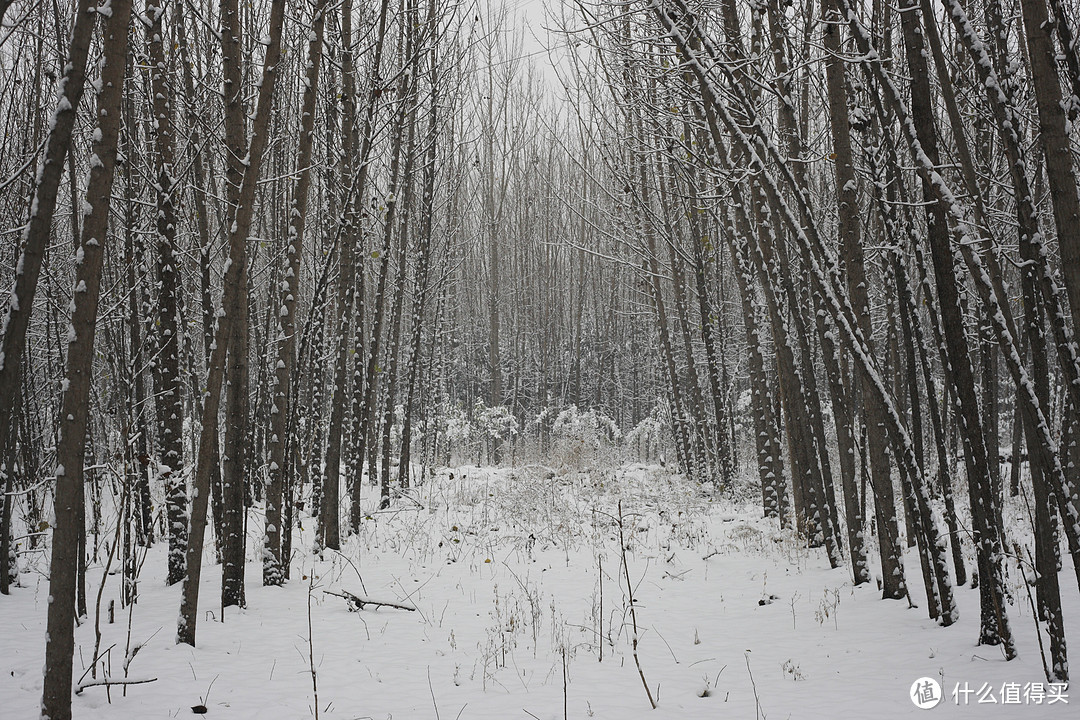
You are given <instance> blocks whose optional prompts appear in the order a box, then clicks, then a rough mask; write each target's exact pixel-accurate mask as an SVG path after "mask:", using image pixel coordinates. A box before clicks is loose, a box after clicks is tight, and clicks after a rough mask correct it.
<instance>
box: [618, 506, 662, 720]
mask: <svg viewBox="0 0 1080 720" xmlns="http://www.w3.org/2000/svg"><path fill="white" fill-rule="evenodd" d="M619 551H620V552H621V554H622V566H623V573H624V574H625V575H626V592H627V596H628V598H629V600H630V621H631V622H632V623H633V626H634V636H633V637H632V638H631V649H632V651H633V655H634V664H635V665H637V671H638V676H640V677H641V684H642V685H644V686H645V695H646V696H647V697H648V698H649V705H651V706H652V709H653V710H655V709H656V701H655V700H653V695H652V690H650V689H649V683H648V682H646V681H645V671H644V670H642V669H641V660H640V659H638V651H637V646H638V627H637V610H636V609H635V607H634V585H633V583H632V582H631V581H630V566H629V565H628V564H627V562H626V538H625V537H624V536H623V512H622V500H620V501H619Z"/></svg>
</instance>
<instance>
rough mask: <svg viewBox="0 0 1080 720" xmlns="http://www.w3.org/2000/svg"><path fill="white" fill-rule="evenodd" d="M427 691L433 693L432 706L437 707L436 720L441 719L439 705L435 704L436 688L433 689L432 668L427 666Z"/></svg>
mask: <svg viewBox="0 0 1080 720" xmlns="http://www.w3.org/2000/svg"><path fill="white" fill-rule="evenodd" d="M427 689H428V692H429V693H431V704H432V705H434V706H435V720H440V719H439V703H437V702H435V688H433V687H431V666H430V665H428V666H427Z"/></svg>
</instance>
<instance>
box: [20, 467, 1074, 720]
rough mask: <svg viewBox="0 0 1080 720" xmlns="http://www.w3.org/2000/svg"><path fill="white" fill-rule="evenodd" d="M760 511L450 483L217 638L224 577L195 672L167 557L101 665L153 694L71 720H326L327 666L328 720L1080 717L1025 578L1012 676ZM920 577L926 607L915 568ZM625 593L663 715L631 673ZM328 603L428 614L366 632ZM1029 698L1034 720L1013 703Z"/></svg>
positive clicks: (719, 503)
mask: <svg viewBox="0 0 1080 720" xmlns="http://www.w3.org/2000/svg"><path fill="white" fill-rule="evenodd" d="M736 494H739V493H736ZM742 495H743V497H741V498H735V499H722V500H715V501H711V500H710V499H709V498H708V497H707V496H706V495H705V494H703V493H702V492H701V490H700V489H699V488H696V487H692V486H690V485H688V484H686V483H685V482H683V481H682V480H680V479H679V478H678V477H676V476H672V475H669V474H666V473H664V472H663V471H662V470H660V469H659V468H649V467H642V466H627V467H623V468H621V469H619V470H615V471H607V472H599V471H596V472H592V473H571V474H565V475H559V476H556V477H551V473H549V472H547V471H546V470H545V469H543V468H536V467H533V468H519V469H517V470H509V469H500V470H490V469H480V468H473V467H466V468H457V469H454V470H452V471H450V470H444V471H441V472H440V473H439V474H437V475H436V476H435V477H434V478H433V479H432V480H430V481H429V482H428V483H427V484H426V485H425V486H424V487H422V488H420V489H419V490H416V491H414V492H413V494H412V496H411V498H409V499H401V500H400V501H399V502H398V503H397V505H396V506H395V507H394V508H392V509H390V510H387V511H382V512H373V513H372V514H371V515H370V516H369V518H368V519H367V520H366V521H365V522H364V524H363V528H362V531H361V533H360V534H359V535H357V536H354V537H351V538H350V539H349V540H348V541H347V542H346V543H345V545H344V547H343V549H342V552H341V553H335V552H326V553H324V554H323V556H322V557H321V558H320V557H318V556H316V555H314V554H313V553H312V551H311V547H312V524H311V522H310V520H309V519H307V518H305V520H304V523H303V527H304V530H303V537H302V541H299V542H297V547H298V549H297V550H296V551H295V553H294V558H293V565H292V568H293V569H292V580H291V581H290V582H289V583H288V584H287V585H286V586H285V587H283V588H265V587H262V586H261V584H260V578H261V566H260V565H259V564H258V563H254V562H252V563H249V565H248V567H247V578H248V587H247V607H246V608H245V609H242V610H239V609H229V610H227V611H226V612H225V613H224V615H222V613H221V610H220V605H219V602H220V601H219V591H220V575H219V573H218V572H217V566H209V567H207V569H206V570H205V571H204V573H203V578H204V583H203V587H202V596H201V605H200V607H201V608H202V610H201V611H200V616H199V624H198V647H197V648H196V649H192V648H190V647H188V646H177V645H174V644H173V634H174V631H175V619H176V615H177V609H178V606H179V587H171V588H167V587H165V586H164V582H163V577H164V567H165V557H164V544H162V543H158V544H157V545H156V546H154V548H152V549H151V551H150V552H149V556H148V559H147V560H146V561H145V564H144V570H143V573H142V576H141V578H140V584H139V591H140V597H139V602H138V603H137V604H136V605H135V606H134V609H133V613H132V614H131V615H130V633H129V614H128V611H127V610H123V611H121V610H120V609H119V601H118V600H117V613H116V622H115V623H114V624H108V622H107V608H108V605H109V602H110V600H116V599H117V598H118V578H119V576H111V577H109V578H108V581H107V582H106V584H105V588H104V591H103V593H102V602H101V620H100V622H101V634H102V637H101V643H100V647H101V648H102V649H103V650H104V649H105V648H110V647H111V648H112V649H111V651H110V652H109V653H108V654H107V655H106V656H105V658H104V659H103V661H102V662H103V664H104V665H106V666H107V667H106V673H107V674H109V676H110V677H112V678H113V679H117V678H122V677H123V676H124V675H125V670H124V667H123V665H124V662H123V658H124V656H125V648H127V647H133V646H136V645H140V644H141V649H140V651H139V652H138V654H137V655H136V656H135V657H134V658H133V659H132V660H131V662H130V664H129V667H128V669H127V675H128V677H129V678H131V679H149V678H156V680H155V681H154V682H152V683H148V684H142V685H133V686H131V687H128V688H127V691H126V696H125V693H124V691H123V689H122V688H120V687H111V688H104V687H88V688H86V689H85V691H84V692H83V693H82V694H81V695H78V696H76V697H75V698H74V715H75V718H77V719H83V718H95V719H96V718H118V719H119V718H125V719H130V718H140V719H141V718H169V717H181V718H182V717H189V716H191V715H192V712H193V711H192V707H193V706H198V705H204V706H205V707H206V709H207V715H208V716H209V717H211V718H214V717H217V718H260V719H264V718H310V717H315V712H314V706H315V700H314V693H313V688H312V676H311V665H312V662H313V664H314V667H315V670H316V672H317V677H316V679H317V683H318V708H319V712H318V717H320V718H327V719H330V718H344V719H349V720H352V719H356V718H373V719H374V720H386V719H389V718H395V719H398V720H406V719H408V720H411V719H414V718H423V719H428V718H431V719H434V720H458V719H460V720H470V719H473V718H492V719H496V718H497V719H503V718H507V719H509V718H520V719H522V720H527V719H528V718H541V719H542V720H555V719H557V718H587V717H596V718H613V719H616V720H627V719H629V718H680V719H682V718H690V719H692V718H721V717H724V718H727V717H730V718H746V719H751V718H776V719H781V718H894V717H907V716H919V715H921V713H922V712H923V710H920V709H919V708H917V707H916V706H915V705H914V704H913V702H912V699H911V695H910V693H911V690H912V684H913V683H914V682H915V681H916V680H917V679H918V678H921V677H929V678H933V679H935V680H937V681H938V682H939V683H940V684H941V685H942V686H943V687H942V691H941V692H942V695H943V700H942V702H941V703H940V705H938V707H936V708H935V709H934V710H933V711H932V713H933V716H934V717H954V716H963V717H975V716H983V715H986V716H993V717H1003V718H1032V719H1033V720H1034V719H1037V718H1056V717H1061V718H1067V717H1076V716H1077V715H1076V712H1077V711H1076V709H1075V708H1076V706H1077V705H1080V694H1077V696H1076V697H1075V698H1072V697H1069V698H1067V699H1068V700H1069V703H1068V704H1066V703H1065V702H1062V701H1058V702H1053V703H1051V700H1052V699H1053V698H1051V697H1050V693H1049V692H1046V697H1045V698H1043V700H1042V703H1041V704H1039V705H1036V699H1038V695H1037V687H1038V686H1035V694H1032V690H1033V688H1032V687H1031V685H1030V683H1040V682H1045V681H1044V676H1043V668H1042V664H1041V661H1040V659H1039V647H1038V641H1037V639H1036V633H1035V624H1034V622H1033V620H1032V613H1031V609H1030V605H1029V600H1028V594H1027V592H1026V589H1025V587H1024V583H1023V580H1022V579H1021V578H1020V573H1019V571H1018V569H1017V567H1016V565H1015V562H1011V567H1010V574H1009V578H1010V583H1011V586H1012V588H1013V597H1012V603H1011V605H1010V606H1009V608H1008V609H1009V616H1010V619H1011V621H1012V627H1013V630H1014V632H1015V634H1016V637H1017V644H1018V648H1019V651H1020V657H1019V658H1018V659H1016V660H1014V661H1012V662H1005V661H1004V659H1003V657H1002V653H1001V651H1000V650H999V649H998V648H995V647H987V646H983V647H979V646H977V645H976V639H977V634H978V617H979V614H978V591H977V590H972V589H970V588H963V589H959V590H958V592H957V600H958V604H959V608H960V621H959V622H958V623H956V624H955V625H954V626H952V627H949V628H941V627H938V626H937V625H936V624H935V623H934V622H933V621H932V620H930V619H929V618H927V616H926V612H925V610H924V609H922V608H921V607H919V608H911V607H909V605H908V603H907V602H906V601H883V600H881V599H880V591H879V590H878V589H877V587H876V586H862V587H858V588H855V587H852V584H851V580H850V577H849V571H848V568H847V567H844V566H842V567H840V568H837V569H829V566H828V562H827V559H826V558H825V556H824V553H823V551H821V550H806V549H805V548H801V547H800V546H799V544H798V543H797V542H796V541H795V539H794V538H793V537H792V536H791V535H790V534H788V533H785V532H781V531H779V530H778V529H777V527H776V525H775V523H774V521H768V520H764V519H762V518H760V515H761V512H760V503H759V501H758V499H757V498H756V497H754V495H753V488H752V487H751V486H750V485H749V484H748V485H747V486H746V487H745V488H744V489H743V492H742ZM959 502H960V501H959V500H958V503H959ZM376 503H377V498H376V497H375V496H374V495H372V496H371V498H370V504H371V506H372V507H375V506H376ZM620 504H621V509H622V510H621V512H622V526H623V531H624V536H625V541H626V546H627V548H628V550H627V552H626V554H625V559H626V563H627V567H626V569H624V567H623V565H622V558H623V556H622V553H620V550H619V548H620V542H619V513H620V510H619V508H620ZM1008 513H1009V517H1010V518H1011V521H1008V520H1007V527H1009V528H1010V530H1011V531H1014V532H1015V533H1016V534H1017V537H1020V538H1021V539H1022V536H1023V535H1024V533H1025V532H1026V531H1024V530H1023V529H1022V525H1023V523H1022V520H1021V518H1022V512H1021V508H1020V507H1019V506H1016V507H1010V508H1009V509H1008ZM261 527H262V517H261V515H260V514H259V513H258V512H257V511H253V512H252V515H251V517H250V519H249V531H248V534H249V540H250V542H251V546H252V552H250V553H249V557H257V555H256V554H255V552H254V549H255V547H256V546H257V545H258V536H259V534H260V531H261ZM209 560H210V558H209V557H208V561H209ZM969 563H971V565H973V562H972V559H971V558H970V557H969ZM43 564H44V563H43V561H42V565H43ZM971 565H969V567H970V566H971ZM906 567H907V575H908V579H909V585H910V591H911V597H912V599H913V600H914V602H915V604H916V605H920V606H922V605H924V604H925V596H924V595H923V591H922V586H921V575H920V573H919V563H918V557H917V555H916V554H915V552H914V550H913V549H912V550H909V552H908V554H907V556H906ZM627 570H628V572H629V578H630V581H631V583H632V585H633V593H634V605H635V607H636V616H637V618H636V620H637V628H638V638H639V642H638V650H637V654H638V658H639V660H640V666H641V673H642V674H643V676H644V679H645V680H646V681H647V683H648V686H649V689H650V692H651V693H652V696H653V698H655V699H656V700H657V702H658V708H657V709H656V710H655V711H654V710H651V709H650V705H649V699H648V698H647V696H646V691H645V688H644V686H643V684H642V675H641V674H639V671H638V669H637V667H636V666H635V660H634V655H633V650H632V638H633V619H632V618H631V615H630V612H629V601H628V597H627ZM101 577H102V574H101V569H100V567H92V568H91V569H90V571H89V579H90V583H89V596H90V603H91V609H90V620H89V621H88V622H84V623H83V624H82V626H81V627H79V628H78V629H77V630H76V644H77V647H76V654H75V666H76V670H75V676H76V677H75V679H76V680H78V676H79V675H81V674H82V672H83V670H85V669H86V668H87V667H88V665H89V663H90V661H91V658H92V657H93V655H94V642H95V631H94V625H95V623H94V617H95V609H94V602H95V597H96V595H97V591H98V587H99V584H100V582H101ZM1072 577H1073V574H1072V569H1071V567H1067V568H1066V569H1065V571H1064V572H1063V573H1062V575H1061V578H1062V592H1063V596H1064V598H1063V599H1064V603H1065V608H1064V612H1065V617H1066V624H1067V629H1068V635H1069V637H1072V638H1077V637H1080V620H1078V617H1080V599H1078V598H1077V594H1076V589H1075V584H1074V583H1073V582H1072ZM20 582H21V585H22V587H21V588H17V589H15V590H14V595H13V596H12V597H10V598H3V599H0V717H3V718H33V717H36V716H37V712H38V710H37V708H38V704H39V702H40V697H41V685H42V676H41V667H42V658H43V657H44V641H45V614H46V613H45V609H46V602H47V598H48V582H47V579H46V577H45V576H44V574H43V573H42V572H40V571H35V570H34V569H33V568H30V569H29V571H28V572H24V574H23V575H22V576H21V579H20ZM324 591H332V592H342V591H348V592H351V593H354V594H356V595H360V596H364V597H366V598H368V599H372V600H376V601H387V602H393V603H398V604H403V605H408V606H411V607H415V611H405V610H399V609H394V608H390V607H381V608H372V607H371V606H367V607H365V608H364V609H362V610H361V611H359V612H353V611H351V610H350V608H349V605H348V603H347V602H346V601H345V600H343V599H341V598H339V597H336V596H333V595H329V594H326V592H324ZM222 620H224V622H222ZM309 627H310V631H309ZM309 642H310V645H309ZM601 655H602V658H601ZM89 677H90V676H89V674H88V675H87V679H89ZM84 682H86V681H85V680H84ZM1014 683H1015V687H1014V686H1013V685H1012V684H1014ZM954 689H956V690H958V692H957V694H956V695H954V694H953V691H954ZM965 689H966V690H970V691H971V692H970V693H965V692H964V690H965ZM1045 690H1047V691H1048V690H1049V688H1045ZM1014 691H1015V692H1018V693H1019V697H1018V700H1017V702H1015V703H1013V702H1003V701H1007V700H1012V699H1014V698H1012V697H1010V694H1011V693H1012V692H1014ZM990 697H992V698H993V699H994V700H995V701H996V702H995V703H994V704H990V703H989V701H988V698H990ZM980 700H982V702H980ZM564 708H565V709H564Z"/></svg>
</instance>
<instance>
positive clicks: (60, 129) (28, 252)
mask: <svg viewBox="0 0 1080 720" xmlns="http://www.w3.org/2000/svg"><path fill="white" fill-rule="evenodd" d="M92 7H94V5H93V3H92V2H91V1H90V0H79V2H77V3H76V5H75V25H74V27H73V29H72V33H71V41H70V44H69V45H68V53H67V61H66V63H65V64H64V66H63V67H64V74H63V75H62V76H61V78H60V84H59V86H58V88H59V91H58V99H57V102H56V109H55V111H54V113H53V116H52V119H51V120H50V123H49V136H48V139H47V140H46V143H45V152H44V155H43V160H42V162H41V165H40V166H39V167H38V171H37V177H36V179H35V182H34V199H33V203H32V204H31V206H30V220H29V222H27V224H26V229H25V230H24V231H23V236H22V251H21V252H20V253H19V259H18V262H17V263H16V268H17V272H16V273H15V286H14V288H12V290H11V295H10V296H9V297H8V300H7V302H6V303H4V314H3V317H2V318H0V448H7V447H13V440H12V439H11V435H12V426H13V424H14V418H15V413H17V412H18V409H17V405H18V403H19V401H20V397H19V388H20V387H21V385H20V383H19V368H20V365H21V364H22V361H23V352H24V350H25V348H26V330H27V328H28V327H29V324H30V315H31V313H32V312H33V310H34V295H35V294H36V292H37V285H38V277H39V276H40V274H41V262H42V260H43V258H44V255H45V248H46V247H47V245H48V242H49V237H50V233H51V228H52V220H53V213H54V212H55V210H56V197H57V194H58V192H59V188H60V180H61V178H62V177H63V173H64V160H65V158H66V157H67V155H68V148H69V145H70V143H71V133H72V130H73V129H74V127H75V118H76V114H77V111H78V108H79V101H80V100H81V99H82V95H83V86H84V85H85V82H86V58H87V55H88V54H89V52H90V39H91V34H92V33H93V30H94V20H95V17H96V13H95V12H93V11H92V9H91V8H92ZM72 214H73V216H74V213H72ZM8 459H9V458H8V456H7V454H4V455H3V456H2V457H0V463H3V464H0V488H2V489H3V492H4V498H5V500H4V510H3V512H2V515H3V518H4V519H3V521H0V532H3V537H4V538H5V539H6V538H7V537H8V533H10V517H11V501H10V500H8V498H10V497H11V496H10V494H9V493H10V492H11V490H12V489H13V487H14V486H13V484H12V472H13V470H14V468H9V467H8V466H7V462H8ZM7 542H8V541H7V540H4V541H0V545H6V543H7ZM3 549H6V547H5V548H3ZM8 563H9V557H8V553H7V552H4V553H3V554H2V556H0V576H2V577H3V578H5V579H4V580H0V591H2V592H3V594H7V580H6V578H7V577H8V572H9V571H8Z"/></svg>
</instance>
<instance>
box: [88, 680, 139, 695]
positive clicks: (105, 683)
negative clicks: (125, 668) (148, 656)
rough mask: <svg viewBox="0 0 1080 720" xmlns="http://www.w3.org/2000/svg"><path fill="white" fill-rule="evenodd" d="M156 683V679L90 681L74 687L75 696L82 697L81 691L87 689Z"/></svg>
mask: <svg viewBox="0 0 1080 720" xmlns="http://www.w3.org/2000/svg"><path fill="white" fill-rule="evenodd" d="M152 682H157V678H143V679H142V680H109V679H107V678H106V679H104V680H91V681H89V682H84V683H79V684H78V685H76V686H75V694H76V695H82V691H83V690H85V689H86V688H88V687H110V686H112V685H143V684H145V683H152Z"/></svg>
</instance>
